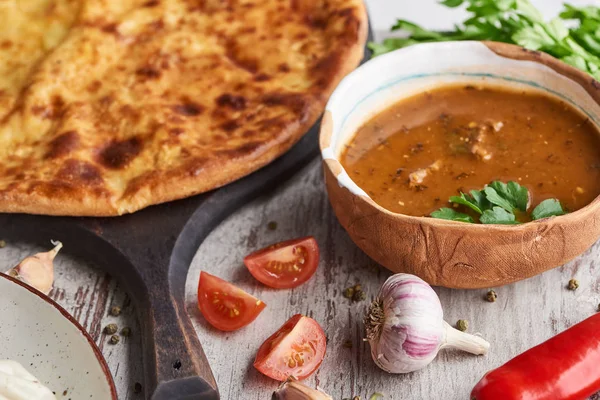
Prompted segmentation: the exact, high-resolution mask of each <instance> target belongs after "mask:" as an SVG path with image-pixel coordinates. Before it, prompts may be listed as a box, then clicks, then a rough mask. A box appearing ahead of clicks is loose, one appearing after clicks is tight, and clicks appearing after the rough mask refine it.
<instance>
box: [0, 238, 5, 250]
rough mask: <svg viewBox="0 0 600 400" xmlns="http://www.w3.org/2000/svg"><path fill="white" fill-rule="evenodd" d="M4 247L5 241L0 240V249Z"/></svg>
mask: <svg viewBox="0 0 600 400" xmlns="http://www.w3.org/2000/svg"><path fill="white" fill-rule="evenodd" d="M3 247H6V242H5V241H4V240H0V249H1V248H3Z"/></svg>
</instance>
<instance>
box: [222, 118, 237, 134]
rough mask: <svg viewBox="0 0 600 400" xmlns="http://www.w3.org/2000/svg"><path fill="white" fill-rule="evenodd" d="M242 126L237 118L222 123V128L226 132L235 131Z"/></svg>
mask: <svg viewBox="0 0 600 400" xmlns="http://www.w3.org/2000/svg"><path fill="white" fill-rule="evenodd" d="M239 127H240V124H239V123H238V122H237V121H236V120H231V121H227V122H224V123H222V124H221V129H223V130H224V131H225V132H233V131H235V130H236V129H237V128H239Z"/></svg>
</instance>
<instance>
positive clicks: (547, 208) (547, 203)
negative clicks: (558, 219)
mask: <svg viewBox="0 0 600 400" xmlns="http://www.w3.org/2000/svg"><path fill="white" fill-rule="evenodd" d="M563 214H565V211H564V210H563V208H562V206H561V205H560V201H558V200H557V199H547V200H544V201H542V202H541V203H540V204H538V206H537V207H536V208H534V209H533V211H532V212H531V219H533V220H536V219H542V218H548V217H554V216H557V215H563Z"/></svg>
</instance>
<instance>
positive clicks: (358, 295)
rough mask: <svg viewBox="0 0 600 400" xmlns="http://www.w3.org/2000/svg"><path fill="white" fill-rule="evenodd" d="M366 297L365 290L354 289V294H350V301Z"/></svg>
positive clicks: (361, 299)
mask: <svg viewBox="0 0 600 400" xmlns="http://www.w3.org/2000/svg"><path fill="white" fill-rule="evenodd" d="M366 298H367V295H366V293H365V292H363V291H362V290H356V289H355V290H354V295H353V296H352V301H354V302H357V303H358V302H359V301H363V300H364V299H366Z"/></svg>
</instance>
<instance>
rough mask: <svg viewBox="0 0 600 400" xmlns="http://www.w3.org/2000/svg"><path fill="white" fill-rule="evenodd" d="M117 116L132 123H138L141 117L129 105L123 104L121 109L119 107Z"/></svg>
mask: <svg viewBox="0 0 600 400" xmlns="http://www.w3.org/2000/svg"><path fill="white" fill-rule="evenodd" d="M119 114H120V116H121V117H123V118H127V119H128V120H129V121H132V122H134V123H137V122H139V120H140V118H141V117H142V116H141V115H140V112H139V111H138V110H136V109H135V108H133V107H132V106H131V105H129V104H123V105H122V106H121V107H119Z"/></svg>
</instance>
